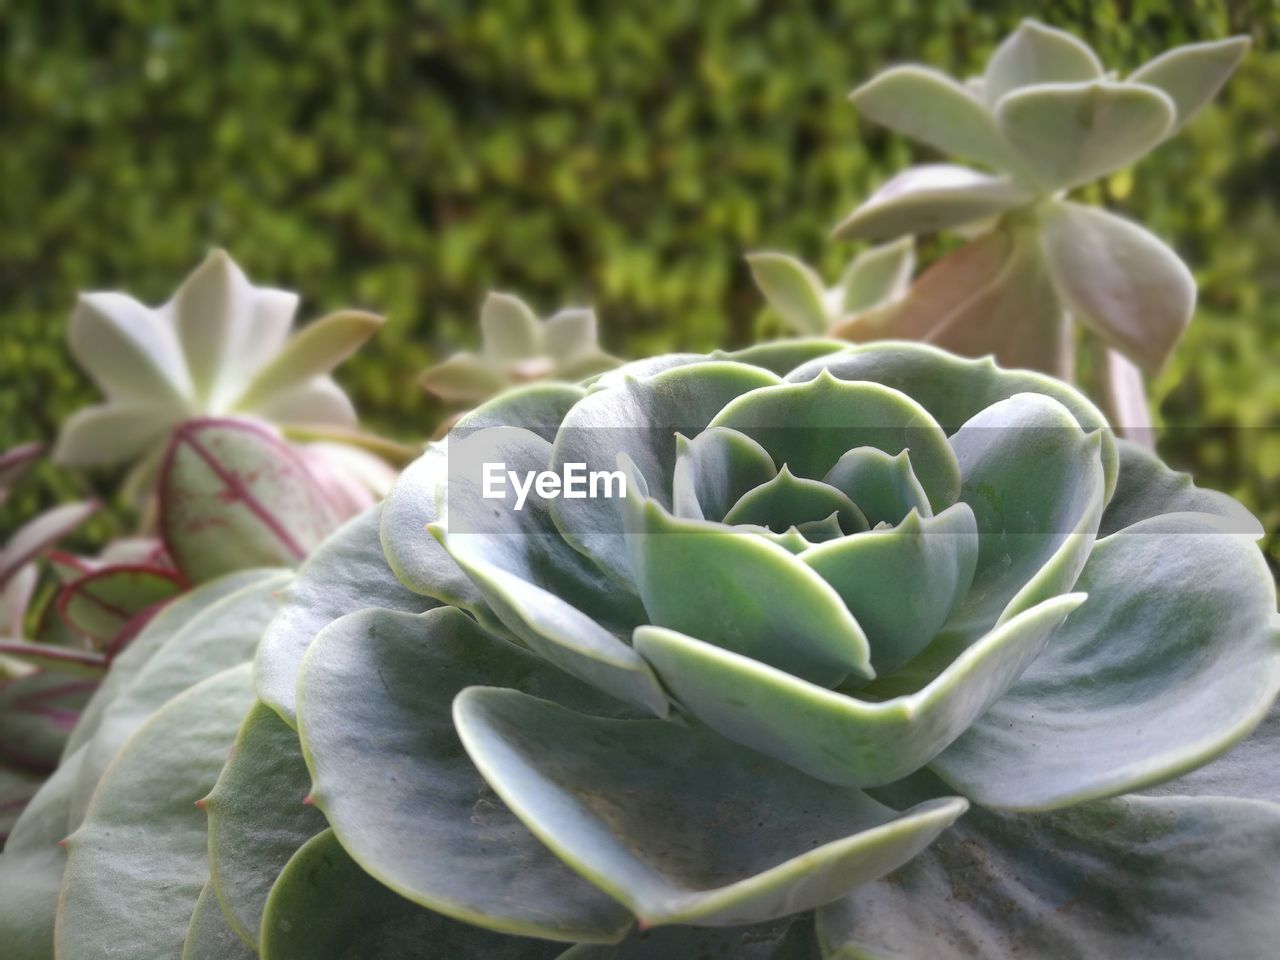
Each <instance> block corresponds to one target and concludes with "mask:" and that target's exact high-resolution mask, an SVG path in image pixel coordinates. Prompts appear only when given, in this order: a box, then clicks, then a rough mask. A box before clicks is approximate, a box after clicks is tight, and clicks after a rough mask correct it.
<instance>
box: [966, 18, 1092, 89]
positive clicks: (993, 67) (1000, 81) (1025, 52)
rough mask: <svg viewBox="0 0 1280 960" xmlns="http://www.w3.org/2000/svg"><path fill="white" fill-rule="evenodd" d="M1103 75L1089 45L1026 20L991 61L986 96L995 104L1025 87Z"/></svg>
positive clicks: (985, 77) (984, 86)
mask: <svg viewBox="0 0 1280 960" xmlns="http://www.w3.org/2000/svg"><path fill="white" fill-rule="evenodd" d="M1102 75H1103V68H1102V63H1101V61H1099V60H1098V55H1097V54H1096V53H1094V52H1093V50H1091V49H1090V48H1089V46H1088V44H1085V43H1082V42H1081V41H1080V40H1077V39H1076V38H1075V37H1073V36H1072V35H1071V34H1069V33H1067V32H1066V31H1064V30H1056V29H1054V28H1053V27H1049V26H1046V25H1045V24H1043V23H1040V22H1038V21H1036V20H1023V21H1022V23H1021V24H1019V25H1018V29H1016V30H1015V31H1013V33H1011V34H1009V36H1008V37H1006V38H1005V39H1004V42H1003V43H1001V44H1000V46H998V47H997V48H996V52H995V53H993V54H992V55H991V59H990V60H988V61H987V69H986V72H985V73H984V74H983V77H982V96H983V99H984V100H986V102H987V104H988V105H989V106H993V105H995V104H996V103H998V102H999V101H1000V99H1001V98H1002V97H1003V96H1004V95H1005V94H1006V93H1009V92H1010V91H1012V90H1017V89H1019V88H1021V87H1027V86H1033V85H1036V84H1042V83H1075V82H1084V81H1088V80H1096V79H1098V78H1100V77H1101V76H1102Z"/></svg>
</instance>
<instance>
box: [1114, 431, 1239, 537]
mask: <svg viewBox="0 0 1280 960" xmlns="http://www.w3.org/2000/svg"><path fill="white" fill-rule="evenodd" d="M1116 445H1117V448H1118V450H1119V453H1120V479H1119V482H1118V483H1117V484H1116V490H1115V493H1114V494H1113V495H1112V496H1111V499H1110V500H1108V501H1107V508H1106V510H1105V511H1103V514H1102V523H1101V525H1100V526H1099V528H1098V536H1100V537H1107V536H1110V535H1111V534H1113V533H1115V532H1117V531H1118V530H1123V529H1124V528H1125V527H1128V526H1131V525H1132V524H1135V523H1137V522H1139V521H1140V520H1149V519H1150V518H1152V517H1158V516H1160V515H1162V514H1166V513H1204V514H1208V515H1210V516H1212V517H1217V518H1219V519H1220V520H1221V521H1222V523H1221V524H1220V528H1221V529H1222V530H1223V531H1224V532H1227V533H1241V534H1246V535H1248V536H1252V537H1253V538H1254V539H1258V538H1260V537H1261V536H1262V535H1263V532H1264V531H1263V529H1262V524H1261V523H1259V522H1258V518H1257V517H1255V516H1254V515H1253V514H1251V513H1250V512H1249V511H1248V510H1246V509H1245V508H1244V507H1243V506H1242V505H1241V504H1240V502H1239V501H1238V500H1234V499H1232V498H1231V497H1229V496H1227V495H1226V494H1225V493H1219V492H1218V491H1217V490H1206V489H1203V488H1201V487H1197V486H1196V485H1195V483H1194V482H1193V481H1192V479H1191V477H1189V476H1187V474H1185V473H1179V472H1178V471H1176V470H1171V469H1170V468H1169V467H1167V466H1165V464H1164V463H1163V462H1162V461H1161V460H1160V458H1159V457H1157V456H1156V455H1155V454H1154V453H1153V452H1151V451H1150V450H1148V449H1146V448H1145V447H1141V446H1139V445H1137V444H1135V443H1130V442H1128V441H1126V440H1120V441H1117V444H1116Z"/></svg>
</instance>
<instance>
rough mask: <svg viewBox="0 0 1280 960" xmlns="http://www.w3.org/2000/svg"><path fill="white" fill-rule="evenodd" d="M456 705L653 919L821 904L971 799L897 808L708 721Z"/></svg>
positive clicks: (531, 705)
mask: <svg viewBox="0 0 1280 960" xmlns="http://www.w3.org/2000/svg"><path fill="white" fill-rule="evenodd" d="M454 715H455V718H456V723H457V728H458V734H459V736H460V737H461V738H462V741H463V743H464V745H465V746H466V748H467V752H468V753H469V754H470V756H471V758H472V759H473V760H474V761H475V763H476V765H477V766H478V767H479V768H480V770H481V772H482V773H483V774H484V777H485V779H486V780H487V781H488V782H489V783H490V785H491V786H492V787H493V788H494V790H495V791H496V792H497V793H498V795H499V796H501V797H502V798H503V800H505V801H506V802H507V804H508V805H509V806H510V807H511V808H512V810H514V811H515V813H516V814H517V815H518V816H519V817H520V818H521V819H522V820H523V821H524V823H525V825H526V826H528V827H529V829H530V830H532V831H533V832H534V833H535V834H536V835H537V836H538V837H539V838H540V839H541V840H542V841H543V842H545V843H546V844H547V845H548V847H550V848H551V849H552V850H553V851H555V852H556V853H557V854H558V855H559V856H560V857H561V858H563V859H564V860H565V861H566V862H568V863H569V864H571V865H572V866H573V868H574V869H576V870H577V871H579V872H580V873H582V874H583V875H584V876H585V877H587V878H588V879H590V880H591V881H592V882H594V883H595V884H597V885H598V886H599V887H600V888H601V889H603V890H606V891H607V892H609V893H610V894H611V895H612V896H614V897H617V898H618V899H620V900H621V901H622V902H623V903H625V904H627V906H628V907H629V908H630V909H631V910H633V911H634V912H635V914H636V916H637V917H638V918H639V919H640V922H641V923H642V924H644V925H656V924H659V923H682V922H683V923H690V922H696V923H699V924H701V925H705V926H725V925H735V924H749V923H756V922H760V921H763V920H770V919H774V918H776V917H779V916H785V915H787V914H790V913H795V912H797V911H799V910H804V909H807V908H809V907H812V906H816V905H817V904H819V903H823V902H826V901H827V900H830V899H831V897H832V895H833V894H835V893H836V892H837V891H838V890H841V889H844V888H847V887H848V886H850V885H853V884H856V883H859V882H864V881H866V880H868V879H872V878H873V877H875V876H879V875H881V874H883V873H885V872H887V871H888V870H891V869H893V866H894V865H895V864H898V863H901V862H905V860H907V859H909V858H910V857H911V856H912V855H914V853H916V852H918V851H919V850H920V849H922V848H923V847H924V846H926V845H927V844H928V843H929V842H930V841H931V840H932V839H933V837H935V836H936V835H937V834H938V833H939V832H941V831H942V830H943V829H945V828H946V827H947V826H948V825H949V824H950V823H951V822H953V821H954V820H955V818H956V817H958V816H960V814H961V813H963V812H964V810H965V808H966V805H965V803H964V802H963V801H961V800H958V799H954V798H953V799H948V800H939V801H932V802H929V803H926V804H922V805H920V806H919V807H915V808H913V809H911V810H909V811H907V812H906V813H904V814H901V815H895V814H894V812H893V811H891V810H890V809H889V808H887V807H884V806H882V805H881V804H879V803H877V802H875V801H874V800H872V799H871V798H870V797H867V796H865V795H859V794H857V793H851V792H849V791H847V790H841V789H838V788H833V787H830V786H828V785H826V784H822V783H819V782H818V781H816V780H810V779H808V778H807V777H803V776H799V775H797V774H795V773H788V772H785V768H784V767H776V768H775V766H774V762H773V761H770V760H766V759H763V758H761V757H760V756H758V755H752V754H751V753H749V752H747V751H744V750H742V749H741V748H739V747H737V746H734V745H733V744H730V743H729V742H727V741H725V740H723V739H721V738H719V737H715V736H708V735H706V734H703V733H701V732H700V731H698V730H696V729H685V730H682V729H680V728H679V727H675V726H673V725H671V724H669V723H664V722H663V721H660V720H609V719H601V718H596V717H588V716H584V715H582V714H578V713H575V712H574V711H572V710H568V709H565V708H564V707H561V706H558V705H555V704H552V703H548V702H547V701H545V700H540V699H538V698H536V697H532V696H529V695H528V694H525V693H521V692H519V691H516V690H511V689H495V688H493V687H472V688H470V689H468V690H465V691H463V692H462V694H461V695H459V697H458V698H457V700H456V701H455V704H454ZM637 760H643V761H644V762H642V763H637V762H636V761H637ZM659 798H660V802H655V801H658V800H659ZM817 864H821V868H816V865H817Z"/></svg>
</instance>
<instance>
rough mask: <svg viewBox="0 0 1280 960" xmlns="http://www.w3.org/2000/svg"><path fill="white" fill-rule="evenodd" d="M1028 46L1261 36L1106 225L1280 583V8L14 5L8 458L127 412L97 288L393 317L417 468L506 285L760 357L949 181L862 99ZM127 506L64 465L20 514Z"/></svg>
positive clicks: (6, 222)
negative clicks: (783, 293) (107, 374)
mask: <svg viewBox="0 0 1280 960" xmlns="http://www.w3.org/2000/svg"><path fill="white" fill-rule="evenodd" d="M1028 15H1034V16H1036V17H1038V18H1040V19H1042V20H1044V21H1046V22H1048V23H1050V24H1052V25H1054V26H1058V27H1062V28H1065V29H1067V30H1070V31H1071V32H1073V33H1075V34H1077V35H1078V36H1080V37H1082V38H1083V39H1085V40H1086V41H1088V42H1089V43H1090V44H1092V45H1093V46H1094V47H1095V49H1096V50H1097V51H1098V53H1099V54H1100V56H1101V57H1102V59H1103V62H1104V63H1106V64H1107V65H1108V67H1112V68H1116V69H1119V70H1120V71H1121V72H1122V73H1127V72H1128V71H1130V70H1132V69H1133V68H1135V67H1137V66H1139V65H1140V64H1141V63H1143V62H1144V61H1146V60H1147V59H1149V58H1150V57H1152V56H1153V55H1155V54H1158V53H1160V52H1162V51H1163V50H1165V49H1167V48H1169V47H1171V46H1175V45H1177V44H1181V43H1187V42H1191V41H1196V40H1206V39H1214V38H1220V37H1225V36H1228V35H1230V34H1236V33H1248V34H1250V35H1252V37H1253V42H1254V46H1253V50H1252V52H1251V53H1250V55H1249V56H1248V57H1247V59H1246V60H1245V62H1244V64H1243V66H1242V67H1241V69H1240V70H1239V72H1238V73H1237V74H1236V76H1235V77H1234V78H1233V79H1232V80H1231V81H1230V82H1229V84H1228V86H1227V87H1226V89H1225V90H1224V92H1223V93H1222V94H1221V95H1220V96H1219V98H1218V100H1217V102H1216V104H1215V105H1214V106H1212V107H1210V108H1209V109H1207V110H1206V111H1205V112H1204V113H1203V114H1202V115H1201V116H1200V117H1198V118H1197V119H1196V120H1195V121H1194V122H1193V123H1192V124H1191V125H1190V126H1189V127H1188V128H1187V129H1186V130H1185V131H1183V132H1182V133H1181V134H1180V135H1179V136H1178V137H1176V138H1175V139H1173V140H1172V141H1170V142H1169V143H1168V144H1166V145H1164V146H1162V147H1161V148H1160V149H1159V150H1158V151H1157V152H1156V153H1155V154H1154V155H1153V156H1151V157H1150V158H1148V159H1147V160H1145V161H1144V162H1142V163H1141V164H1140V165H1138V166H1137V167H1135V168H1134V169H1132V170H1127V171H1122V172H1120V173H1118V174H1116V175H1115V176H1113V177H1111V178H1110V179H1109V180H1108V181H1106V182H1105V183H1103V184H1101V185H1098V186H1096V187H1093V188H1090V189H1089V190H1086V191H1082V194H1083V197H1084V199H1086V200H1089V201H1092V202H1098V203H1102V204H1104V205H1106V206H1107V207H1108V208H1110V209H1112V210H1115V211H1117V212H1120V213H1123V214H1126V215H1128V216H1131V217H1133V218H1135V219H1137V220H1138V221H1140V222H1142V223H1144V224H1145V225H1146V226H1148V227H1149V228H1150V229H1151V230H1152V231H1153V232H1155V233H1156V234H1157V235H1159V236H1160V237H1162V238H1164V239H1165V240H1166V241H1167V242H1169V243H1170V244H1171V245H1172V246H1173V247H1174V248H1175V249H1176V250H1177V251H1178V253H1179V254H1180V255H1181V256H1182V258H1183V259H1184V260H1186V261H1187V262H1188V264H1189V265H1190V266H1191V267H1192V269H1193V271H1194V272H1195V275H1196V279H1197V281H1198V283H1199V286H1200V304H1199V308H1198V311H1197V316H1196V319H1195V321H1194V323H1193V324H1192V326H1191V329H1190V331H1189V333H1188V335H1187V337H1186V339H1185V340H1184V341H1183V343H1182V345H1181V347H1180V348H1179V351H1178V353H1177V355H1176V358H1175V360H1174V362H1173V363H1172V364H1171V366H1170V368H1169V369H1168V370H1166V371H1165V373H1164V374H1163V375H1162V376H1161V377H1160V378H1159V379H1158V381H1157V382H1156V383H1154V384H1153V386H1152V393H1153V400H1154V403H1155V406H1156V409H1157V416H1158V419H1159V421H1160V422H1161V423H1162V424H1163V426H1164V431H1163V435H1162V438H1161V441H1160V447H1161V453H1162V454H1163V455H1164V456H1165V458H1166V459H1167V460H1169V461H1170V462H1171V463H1173V464H1174V465H1176V466H1178V467H1180V468H1182V469H1188V470H1191V471H1192V472H1194V473H1195V474H1196V477H1197V480H1198V482H1199V483H1201V484H1202V485H1205V486H1211V487H1215V488H1218V489H1221V490H1226V491H1228V492H1230V493H1232V494H1234V495H1235V496H1237V497H1239V498H1240V499H1241V500H1243V501H1244V502H1245V503H1246V504H1247V505H1249V506H1250V508H1251V509H1253V510H1254V512H1256V513H1258V514H1259V515H1260V516H1262V518H1263V522H1264V524H1265V525H1266V527H1267V529H1268V531H1270V537H1269V553H1270V557H1271V561H1272V563H1273V566H1276V565H1277V564H1280V536H1278V535H1277V533H1276V531H1277V528H1278V527H1280V108H1277V99H1276V97H1277V91H1278V90H1280V50H1278V49H1277V41H1278V40H1280V7H1278V6H1277V4H1276V3H1275V2H1274V0H1234V2H1225V3H1223V2H1209V0H1177V2H1174V0H1165V2H1154V0H1131V2H1115V0H1062V2H1041V3H1012V2H1008V3H998V2H983V3H976V2H972V3H970V2H962V0H882V2H870V0H847V2H840V0H827V2H803V3H802V2H781V0H775V2H771V3H770V2H763V0H760V2H752V0H636V2H630V3H608V4H605V3H600V4H595V3H588V2H585V0H579V2H569V0H542V2H534V0H486V2H484V3H483V4H477V3H468V2H463V0H430V2H427V0H418V2H392V0H347V2H344V3H340V4H324V3H294V4H288V5H280V6H279V7H278V8H277V7H276V5H274V4H271V3H268V2H264V0H218V2H216V3H208V2H196V0H114V2H107V0H83V2H78V3H70V2H59V0H47V2H37V0H28V2H22V0H0V22H2V23H3V30H2V31H0V43H2V44H3V56H4V71H5V82H4V89H3V94H2V95H0V97H2V99H0V103H3V111H2V113H0V131H2V136H3V148H2V150H0V157H2V158H3V159H2V160H0V162H2V163H3V167H2V168H0V183H2V184H3V186H2V187H0V205H2V210H0V214H2V219H0V448H4V447H7V446H11V445H13V444H14V443H17V442H20V441H26V440H46V441H51V440H52V439H53V437H54V436H55V435H56V431H57V427H58V425H59V423H60V422H61V421H62V419H63V418H64V417H65V416H66V415H68V414H69V413H70V412H71V411H72V410H74V409H76V408H77V407H79V406H81V405H83V404H84V403H87V402H89V401H90V400H91V399H93V398H94V396H95V391H94V388H93V387H92V385H91V384H90V383H89V382H88V381H87V380H86V379H85V378H84V377H83V376H82V375H81V374H80V373H79V371H78V370H77V369H76V368H75V367H74V366H73V364H72V363H71V361H70V358H69V355H68V353H67V351H66V348H65V345H64V326H65V321H66V319H67V317H68V316H69V314H70V310H71V307H72V304H73V302H74V298H75V294H76V292H77V291H79V290H90V289H122V290H127V291H128V292H130V293H132V294H133V295H135V296H137V297H138V298H140V299H142V300H144V301H146V302H149V303H159V302H161V301H163V300H164V299H166V298H167V297H168V296H169V294H170V293H171V292H172V291H173V289H174V288H176V286H177V285H178V283H179V282H180V281H181V280H182V278H183V277H184V276H185V275H186V274H187V272H188V271H190V270H191V269H192V268H193V267H195V266H196V264H197V263H198V262H199V261H200V260H201V258H202V257H203V256H204V254H205V252H206V251H207V250H208V249H209V248H210V247H211V246H223V247H225V248H227V249H228V250H229V251H230V252H231V254H232V255H233V256H234V257H235V258H236V260H237V261H238V262H239V263H240V264H241V265H242V266H243V267H244V268H245V270H246V271H247V273H248V274H249V277H250V279H251V280H253V281H255V282H256V283H258V284H261V285H270V286H282V287H286V288H290V289H294V290H297V291H299V292H300V293H301V294H302V295H303V298H304V299H303V308H302V310H301V312H300V315H299V316H300V319H301V320H304V321H305V320H309V319H312V318H314V317H316V316H319V315H320V314H322V313H324V312H326V311H328V310H331V309H334V308H338V307H342V306H363V307H367V308H370V309H374V310H376V311H379V312H381V313H383V314H385V315H386V316H387V317H388V320H389V322H388V324H387V326H386V327H385V328H384V330H383V331H382V333H381V334H380V335H379V336H378V338H377V339H376V340H375V341H374V343H373V344H371V345H370V346H369V347H367V348H366V349H365V350H364V351H363V352H362V353H361V354H359V355H358V356H357V357H356V358H355V359H353V360H351V361H349V362H348V363H347V364H346V365H345V366H344V367H342V368H341V369H340V370H339V376H338V379H339V380H340V381H341V382H342V383H343V384H344V385H345V386H346V387H347V389H348V390H349V392H350V393H351V394H352V395H353V397H354V398H355V400H356V402H357V406H358V407H359V409H360V411H361V413H362V415H363V416H364V418H365V420H366V422H367V424H368V425H369V427H370V428H371V429H375V430H379V431H382V432H385V433H387V434H389V435H391V436H394V437H397V438H400V439H405V440H416V439H418V438H421V437H423V436H425V435H426V434H428V433H430V431H431V429H432V428H433V427H434V425H435V424H436V422H437V421H438V419H439V417H440V413H441V411H440V410H439V409H438V408H437V407H435V406H433V404H432V403H431V402H430V401H429V400H428V398H427V397H426V396H425V395H424V393H423V392H422V390H421V388H420V387H419V386H418V385H417V383H416V378H417V376H418V374H419V373H421V371H422V370H423V369H424V368H426V367H427V366H428V365H429V364H431V363H432V362H435V361H437V360H439V359H442V358H443V357H444V356H447V355H448V354H449V353H451V352H453V351H454V350H457V349H459V348H473V347H475V346H477V344H478V340H479V337H478V331H477V329H476V325H475V318H476V315H477V311H478V307H479V304H480V302H481V300H482V298H483V295H484V293H485V291H487V290H489V289H498V290H507V291H511V292H517V293H520V294H521V295H522V296H525V297H526V298H527V299H528V300H529V301H530V302H531V304H532V305H533V306H534V307H535V309H537V310H539V311H540V312H543V313H546V312H549V311H551V310H552V309H554V308H557V307H560V306H562V305H567V304H570V303H575V304H581V303H592V304H594V305H595V306H596V308H597V310H598V312H599V315H600V319H601V327H602V339H603V344H604V346H605V347H606V348H607V349H609V350H610V351H612V352H614V353H617V354H619V355H622V356H627V357H633V356H640V355H644V354H650V353H655V352H662V351H667V350H673V349H696V350H702V349H708V348H713V347H718V346H737V345H741V344H743V343H745V342H747V341H749V340H750V339H751V337H752V334H753V332H754V330H755V329H756V324H757V320H758V315H759V312H760V304H761V301H760V298H759V296H758V295H757V293H756V292H755V289H754V287H753V285H752V282H751V279H750V276H749V273H748V271H747V268H746V264H745V262H744V261H743V259H742V255H743V254H744V253H745V252H747V251H749V250H753V249H760V248H773V249H781V250H786V251H790V252H793V253H796V254H799V255H800V256H802V257H803V258H804V259H806V260H809V261H811V262H814V263H815V264H817V265H819V266H821V267H822V268H823V269H824V271H825V272H826V273H828V274H833V273H834V272H835V271H837V270H838V268H839V266H841V265H842V264H843V263H844V262H845V261H846V260H847V259H848V258H849V256H850V255H851V254H852V253H854V252H855V251H856V247H854V246H852V245H849V244H838V243H834V242H832V241H830V240H829V239H828V232H829V230H830V228H831V226H832V225H833V224H834V223H835V222H836V221H837V220H839V219H840V218H841V217H842V216H843V215H844V214H845V213H847V212H848V211H849V210H850V209H851V208H852V207H853V206H854V205H855V203H856V202H857V201H858V200H859V199H860V198H862V197H864V196H865V195H866V194H867V193H869V192H870V191H871V190H872V189H873V188H874V187H875V186H877V185H878V184H879V183H880V182H881V181H882V180H884V179H885V178H886V177H887V176H889V175H890V174H891V173H893V172H895V171H897V170H899V169H900V168H902V167H903V166H905V165H907V164H908V163H910V162H911V161H912V160H925V159H929V158H930V155H928V154H927V153H926V152H925V151H923V150H917V149H915V148H913V147H911V146H908V145H907V144H906V143H905V142H904V141H903V140H901V139H899V138H898V137H896V136H894V135H892V134H889V133H887V132H885V131H884V130H882V129H880V128H877V127H875V126H873V125H871V124H864V123H861V122H860V121H859V119H858V117H857V115H856V113H855V111H854V110H853V108H852V107H851V106H850V105H849V104H848V103H847V102H846V96H847V94H848V92H849V90H851V89H852V88H853V87H854V86H855V85H856V84H857V83H859V82H861V81H862V80H865V79H867V78H868V77H870V76H871V75H872V74H873V73H875V72H876V71H877V70H879V69H881V68H882V67H885V66H887V65H889V64H892V63H894V62H901V61H908V60H914V61H923V62H926V63H929V64H932V65H935V66H938V67H940V68H942V69H944V70H946V71H948V72H951V73H953V74H959V75H970V74H974V73H979V72H980V71H981V69H982V66H983V64H984V62H985V60H986V58H987V56H988V54H989V53H990V52H991V50H992V49H993V47H994V46H995V44H996V43H998V42H999V40H1000V39H1001V38H1002V37H1003V36H1004V35H1005V34H1006V33H1008V32H1009V31H1010V30H1011V29H1012V28H1013V27H1014V26H1016V24H1017V22H1018V21H1019V20H1020V19H1021V18H1022V17H1023V16H1028ZM934 249H935V248H932V247H930V246H929V245H928V244H926V245H925V248H924V250H923V254H924V258H925V260H926V261H927V260H928V259H929V257H930V254H931V253H932V252H934ZM113 480H114V478H113V477H112V476H111V475H110V474H104V475H91V476H88V477H84V476H73V475H70V474H68V473H66V472H63V471H58V470H56V469H54V468H52V467H50V466H47V465H46V466H45V467H44V468H42V470H41V471H40V473H39V474H38V478H37V480H36V481H35V482H28V483H27V484H25V485H24V487H22V488H21V489H20V491H19V495H18V496H17V497H15V498H14V499H13V500H12V501H11V502H10V504H9V505H8V506H7V507H5V508H4V510H5V512H6V513H8V514H11V515H19V514H23V513H26V512H28V511H30V510H31V509H33V508H34V506H35V505H36V503H37V502H52V501H54V500H56V499H59V498H64V497H68V496H72V495H80V494H82V493H83V492H84V487H85V486H86V485H88V486H96V487H98V488H99V489H100V490H110V489H111V483H112V481H113ZM11 518H12V517H8V518H5V517H0V527H9V526H10V523H9V520H10V519H11ZM124 522H126V519H125V518H122V517H121V516H120V515H119V514H113V513H107V514H105V515H103V516H101V517H100V518H98V519H97V520H95V521H94V523H95V524H96V525H97V526H96V527H95V526H92V525H91V526H90V527H88V528H87V530H86V534H85V536H86V537H87V538H89V539H94V540H96V539H98V538H100V537H102V536H104V535H105V534H107V533H110V532H114V529H116V528H118V527H119V526H120V525H121V524H122V523H124Z"/></svg>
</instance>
